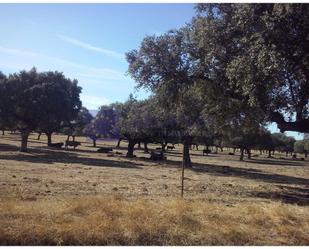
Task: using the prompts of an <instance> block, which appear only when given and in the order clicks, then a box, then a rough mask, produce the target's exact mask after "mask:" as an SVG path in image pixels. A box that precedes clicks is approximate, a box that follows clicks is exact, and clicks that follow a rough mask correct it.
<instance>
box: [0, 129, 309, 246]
mask: <svg viewBox="0 0 309 249" xmlns="http://www.w3.org/2000/svg"><path fill="white" fill-rule="evenodd" d="M19 139H20V138H19V136H17V135H9V134H6V135H5V136H2V135H0V244H3V245H5V244H10V245H11V244H14V245H58V244H62V245H94V244H95V245H97V244H99V245H309V232H308V231H309V227H308V226H309V225H308V222H309V221H308V219H309V164H308V161H300V160H291V159H284V160H283V159H279V157H282V156H283V155H279V154H277V155H275V156H276V158H273V159H267V158H265V157H266V156H267V155H263V156H259V157H254V158H252V160H247V159H246V160H245V161H244V162H239V161H238V156H237V155H235V156H229V155H228V151H224V152H223V153H219V154H217V155H214V154H212V155H210V156H208V157H207V156H204V157H203V156H202V155H201V154H202V152H201V151H196V150H192V151H191V155H192V161H193V166H194V168H193V169H192V170H186V171H185V200H180V199H178V198H179V195H180V175H181V146H176V151H172V152H168V153H167V158H168V161H167V162H162V163H161V162H151V161H149V160H147V159H145V157H146V158H147V157H149V154H144V153H143V151H142V150H137V151H136V152H135V154H136V155H137V158H134V159H127V158H125V152H126V151H125V146H126V145H125V144H123V147H122V148H120V149H118V150H116V151H117V152H120V153H123V154H115V153H114V154H113V155H112V156H108V155H106V154H100V153H95V150H96V149H95V148H92V147H91V143H87V142H86V141H85V138H82V137H79V138H77V141H81V142H82V146H80V147H78V148H77V149H76V151H73V150H68V151H65V150H57V149H50V148H47V147H46V138H44V137H42V140H41V141H37V140H36V135H35V134H33V135H32V136H30V140H29V153H20V152H19V151H18V146H19ZM64 140H65V137H64V136H58V135H56V136H53V142H61V141H62V142H63V141H64ZM103 145H107V146H114V145H115V142H99V143H98V146H103ZM149 147H150V148H155V147H157V146H156V145H152V146H151V145H150V146H149ZM257 153H258V152H255V154H257ZM143 157H144V158H143ZM112 196H113V197H112Z"/></svg>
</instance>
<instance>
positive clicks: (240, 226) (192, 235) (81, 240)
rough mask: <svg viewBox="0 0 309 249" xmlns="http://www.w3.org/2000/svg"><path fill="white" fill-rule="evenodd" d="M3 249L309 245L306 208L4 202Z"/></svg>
mask: <svg viewBox="0 0 309 249" xmlns="http://www.w3.org/2000/svg"><path fill="white" fill-rule="evenodd" d="M0 212H1V227H0V241H1V244H2V245H308V243H309V237H308V230H309V215H308V209H306V208H300V207H294V206H291V205H286V204H278V203H269V204H265V203H264V204H259V205H257V204H245V205H244V204H237V205H232V206H229V205H222V204H221V205H218V204H217V203H209V202H203V201H191V200H190V201H188V200H179V199H168V200H156V201H151V200H143V199H140V200H137V201H127V200H123V199H122V198H119V197H118V198H117V197H116V198H102V197H80V198H77V199H60V200H56V201H55V200H53V201H36V202H23V201H7V202H4V203H3V202H1V204H0Z"/></svg>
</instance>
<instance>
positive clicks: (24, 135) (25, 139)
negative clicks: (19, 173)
mask: <svg viewBox="0 0 309 249" xmlns="http://www.w3.org/2000/svg"><path fill="white" fill-rule="evenodd" d="M29 134H30V132H29V131H22V132H21V147H20V151H21V152H27V143H28V137H29Z"/></svg>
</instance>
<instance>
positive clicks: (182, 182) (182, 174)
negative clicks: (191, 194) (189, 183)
mask: <svg viewBox="0 0 309 249" xmlns="http://www.w3.org/2000/svg"><path fill="white" fill-rule="evenodd" d="M184 177H185V164H184V162H182V172H181V198H183V187H184Z"/></svg>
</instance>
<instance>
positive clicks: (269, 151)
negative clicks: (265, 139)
mask: <svg viewBox="0 0 309 249" xmlns="http://www.w3.org/2000/svg"><path fill="white" fill-rule="evenodd" d="M268 158H271V150H268Z"/></svg>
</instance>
